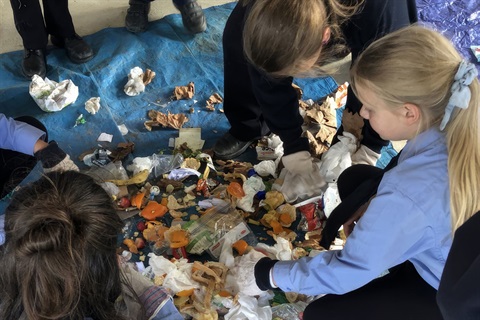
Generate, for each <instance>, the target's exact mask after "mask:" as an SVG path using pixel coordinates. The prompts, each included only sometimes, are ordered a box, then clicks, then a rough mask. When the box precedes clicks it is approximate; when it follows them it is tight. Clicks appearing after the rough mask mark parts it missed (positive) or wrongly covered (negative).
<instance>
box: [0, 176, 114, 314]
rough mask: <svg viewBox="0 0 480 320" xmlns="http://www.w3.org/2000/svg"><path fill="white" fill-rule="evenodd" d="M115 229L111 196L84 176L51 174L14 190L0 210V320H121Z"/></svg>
mask: <svg viewBox="0 0 480 320" xmlns="http://www.w3.org/2000/svg"><path fill="white" fill-rule="evenodd" d="M121 227H122V222H121V220H120V219H119V217H118V215H117V214H116V211H115V207H114V205H113V202H112V199H111V198H110V197H109V195H108V194H107V193H106V192H105V191H104V190H103V189H102V187H100V186H99V185H98V184H96V183H95V182H94V181H93V179H92V178H90V177H89V176H86V175H84V174H81V173H78V172H74V171H68V172H64V173H56V172H53V173H49V174H47V175H45V176H44V177H42V178H41V179H39V180H38V181H36V182H34V183H33V184H31V185H28V186H26V187H23V188H22V189H20V190H19V191H18V192H17V193H16V194H15V196H14V197H13V199H12V202H11V204H10V206H9V207H8V208H7V210H6V213H5V232H6V242H5V244H4V245H3V247H2V249H1V258H0V260H1V262H0V287H1V288H0V315H1V316H0V318H2V319H19V318H20V317H21V316H22V317H26V318H27V319H59V318H62V319H63V318H65V319H84V318H85V317H88V316H90V317H93V318H95V319H118V318H121V317H119V316H118V315H117V314H116V311H115V306H114V303H115V299H116V298H117V297H118V296H119V295H120V293H121V284H120V275H119V267H118V263H117V255H116V252H115V250H116V245H117V235H118V233H119V232H120V229H121ZM7 297H8V299H7Z"/></svg>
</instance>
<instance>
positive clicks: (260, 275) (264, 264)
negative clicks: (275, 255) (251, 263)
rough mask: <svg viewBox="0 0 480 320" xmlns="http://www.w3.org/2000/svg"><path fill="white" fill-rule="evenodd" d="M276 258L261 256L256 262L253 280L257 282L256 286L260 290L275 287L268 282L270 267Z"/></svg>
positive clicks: (275, 261)
mask: <svg viewBox="0 0 480 320" xmlns="http://www.w3.org/2000/svg"><path fill="white" fill-rule="evenodd" d="M277 262H278V260H272V259H270V258H267V257H265V258H262V259H260V260H258V262H257V264H255V269H254V273H255V282H256V283H257V286H258V288H259V289H260V290H263V291H265V290H271V289H274V288H275V287H274V286H272V283H271V282H270V274H271V269H272V268H273V266H274V265H275V263H277Z"/></svg>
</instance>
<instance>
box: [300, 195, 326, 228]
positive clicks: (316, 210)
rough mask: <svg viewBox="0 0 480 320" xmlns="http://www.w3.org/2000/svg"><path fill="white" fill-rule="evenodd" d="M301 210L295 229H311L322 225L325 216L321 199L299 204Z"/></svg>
mask: <svg viewBox="0 0 480 320" xmlns="http://www.w3.org/2000/svg"><path fill="white" fill-rule="evenodd" d="M298 209H299V210H300V212H301V218H300V222H299V223H298V226H297V229H298V230H301V231H305V232H307V231H313V230H316V229H319V228H321V227H322V220H324V218H325V214H324V213H323V210H322V206H321V201H315V202H310V203H307V204H305V205H302V206H299V207H298Z"/></svg>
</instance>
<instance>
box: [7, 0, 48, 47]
mask: <svg viewBox="0 0 480 320" xmlns="http://www.w3.org/2000/svg"><path fill="white" fill-rule="evenodd" d="M10 4H11V5H12V10H13V19H14V21H15V27H16V28H17V31H18V33H19V34H20V36H21V37H22V40H23V46H24V47H25V48H26V49H32V50H34V49H35V50H36V49H42V50H43V49H45V48H46V47H47V43H48V34H47V30H46V29H45V23H44V21H43V15H42V9H41V8H40V3H39V0H10Z"/></svg>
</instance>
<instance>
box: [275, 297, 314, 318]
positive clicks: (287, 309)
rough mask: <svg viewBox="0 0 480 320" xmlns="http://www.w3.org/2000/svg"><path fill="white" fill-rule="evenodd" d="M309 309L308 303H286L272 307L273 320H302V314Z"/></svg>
mask: <svg viewBox="0 0 480 320" xmlns="http://www.w3.org/2000/svg"><path fill="white" fill-rule="evenodd" d="M306 307H307V303H305V302H303V301H297V302H295V303H284V304H280V305H278V306H275V307H272V319H273V320H301V319H302V318H301V317H300V314H301V313H302V312H303V311H304V310H305V308H306Z"/></svg>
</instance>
